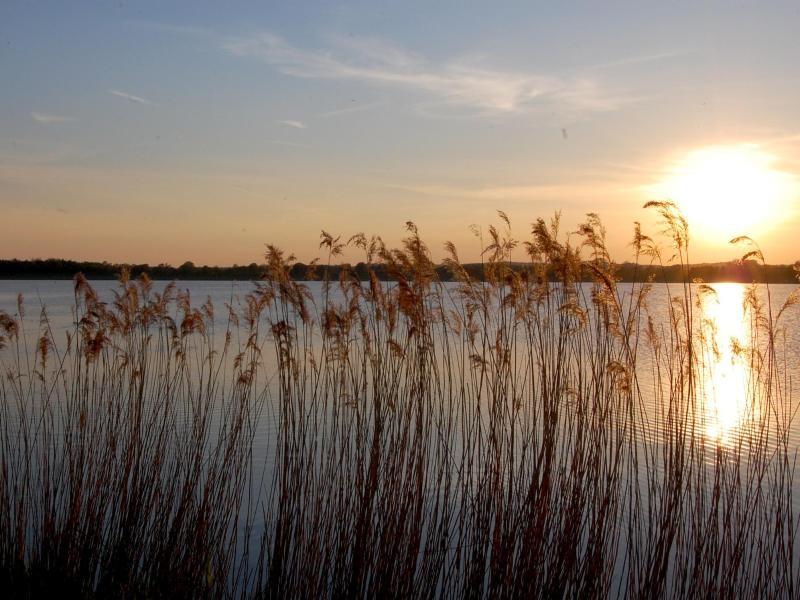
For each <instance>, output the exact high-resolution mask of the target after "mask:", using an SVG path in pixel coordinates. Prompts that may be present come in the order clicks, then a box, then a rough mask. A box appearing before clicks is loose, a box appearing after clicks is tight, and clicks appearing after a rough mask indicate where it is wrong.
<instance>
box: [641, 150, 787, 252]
mask: <svg viewBox="0 0 800 600" xmlns="http://www.w3.org/2000/svg"><path fill="white" fill-rule="evenodd" d="M776 160H777V159H776V157H775V156H773V155H770V154H767V153H766V152H764V151H762V150H761V149H760V148H759V147H758V146H756V145H753V144H739V145H731V146H709V147H705V148H700V149H698V150H694V151H692V152H690V153H689V154H687V155H686V156H685V157H684V158H683V159H681V160H678V161H677V162H675V163H673V164H672V166H671V167H669V168H668V169H667V171H666V174H665V176H664V178H663V179H662V181H661V182H659V183H658V184H656V185H655V186H653V187H652V188H650V189H649V190H648V191H649V192H650V193H651V194H654V195H655V196H656V197H657V198H658V199H669V200H673V201H674V202H676V203H677V205H678V207H679V208H680V209H681V212H682V213H683V214H684V216H685V217H686V219H687V221H688V222H689V227H690V232H692V233H693V234H694V233H696V234H698V236H699V237H700V238H701V239H702V240H703V241H706V242H711V243H719V244H724V243H727V242H728V240H730V239H731V238H733V237H735V236H738V235H749V236H751V237H753V236H759V235H760V234H763V233H765V232H767V231H769V230H770V229H772V228H773V227H774V226H775V225H776V224H777V223H778V222H779V221H780V220H781V219H782V218H785V215H786V214H787V213H788V212H789V211H790V209H791V207H792V201H793V200H796V199H797V197H798V192H799V190H800V188H799V187H798V182H797V179H796V177H795V176H793V175H791V174H789V173H786V172H783V171H780V170H778V169H777V168H776V167H775V166H774V164H775V162H776Z"/></svg>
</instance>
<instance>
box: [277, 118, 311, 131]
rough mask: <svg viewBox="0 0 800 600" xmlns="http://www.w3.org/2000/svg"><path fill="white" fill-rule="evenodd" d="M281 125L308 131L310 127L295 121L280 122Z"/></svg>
mask: <svg viewBox="0 0 800 600" xmlns="http://www.w3.org/2000/svg"><path fill="white" fill-rule="evenodd" d="M278 123H280V124H281V125H288V126H289V127H294V128H295V129H306V128H307V127H308V125H306V124H305V123H303V122H302V121H294V120H292V119H285V120H283V121H278Z"/></svg>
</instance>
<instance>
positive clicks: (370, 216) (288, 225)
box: [0, 0, 800, 265]
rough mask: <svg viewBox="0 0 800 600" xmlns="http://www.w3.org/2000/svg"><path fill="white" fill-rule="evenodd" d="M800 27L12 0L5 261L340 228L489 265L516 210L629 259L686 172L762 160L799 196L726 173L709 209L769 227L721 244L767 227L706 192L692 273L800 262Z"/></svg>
mask: <svg viewBox="0 0 800 600" xmlns="http://www.w3.org/2000/svg"><path fill="white" fill-rule="evenodd" d="M798 29H800V4H798V3H797V2H786V3H771V2H758V3H757V2H747V3H744V2H722V3H708V2H703V3H701V2H672V3H641V2H630V3H621V2H620V3H618V2H604V3H596V2H587V3H557V2H509V3H500V2H491V3H490V2H482V3H477V2H474V3H473V2H466V1H464V0H461V1H457V2H438V3H435V5H433V3H429V2H415V1H410V0H405V1H402V2H378V1H375V0H373V1H370V2H341V3H334V2H286V3H278V2H264V1H259V2H236V3H219V2H182V3H180V2H167V1H163V0H161V1H153V2H150V1H141V2H130V1H125V2H84V1H80V0H76V1H75V2H17V1H14V0H5V1H4V2H2V3H0V81H2V83H1V84H0V215H2V219H0V223H2V235H0V258H21V259H24V258H47V257H60V258H69V259H74V260H107V261H111V262H135V263H142V262H148V263H151V264H158V263H170V264H176V265H177V264H181V263H182V262H184V261H187V260H191V261H193V262H195V263H196V264H211V265H231V264H249V263H251V262H260V261H261V259H262V256H263V252H264V245H265V244H267V243H270V244H274V245H277V246H279V247H281V248H284V249H285V250H286V251H287V252H292V253H294V254H296V256H297V258H298V259H300V260H304V261H308V260H310V259H312V258H314V257H316V256H320V255H321V254H322V251H321V250H320V249H319V248H318V242H319V234H320V231H321V230H326V231H329V232H331V233H332V234H334V235H341V236H342V237H343V238H344V239H346V238H348V237H349V236H351V235H352V234H354V233H357V232H364V233H366V234H367V235H370V234H377V235H380V236H382V237H383V239H384V240H386V241H387V243H389V244H396V243H398V241H399V240H400V239H401V238H402V237H403V236H404V233H405V229H404V224H405V222H406V221H408V220H411V221H414V222H415V223H416V224H417V226H418V227H419V230H420V232H421V234H422V236H423V238H424V240H425V241H426V242H427V243H428V245H429V247H430V249H431V254H432V256H433V258H434V260H439V259H441V258H442V257H443V256H444V251H443V250H442V246H443V244H444V242H445V241H447V240H451V241H453V242H454V243H455V244H456V246H457V247H458V248H459V253H460V255H461V258H462V259H463V260H476V259H478V258H479V256H480V242H479V240H478V239H476V237H475V236H474V235H473V233H472V232H471V229H470V226H471V225H473V224H475V225H478V226H480V227H482V228H483V229H484V230H485V228H486V227H487V226H488V225H489V224H495V225H496V224H498V223H500V221H499V219H498V217H497V211H498V210H503V211H505V213H507V214H508V216H509V217H510V219H511V223H512V234H513V235H514V236H515V237H517V238H519V239H521V240H525V239H528V238H529V236H530V224H531V222H533V221H534V220H535V219H537V218H545V219H550V218H551V217H552V216H553V215H554V214H555V213H556V211H560V213H561V220H562V224H563V232H564V235H565V236H568V235H570V233H569V232H570V231H574V230H575V229H576V228H577V225H578V224H579V223H581V222H582V221H583V219H584V216H585V214H586V213H589V212H592V213H597V214H598V215H599V216H600V217H601V219H602V220H603V222H604V223H605V225H606V228H607V231H608V242H609V246H610V249H611V251H612V254H613V255H614V256H615V258H617V259H618V260H620V261H622V260H628V259H630V258H631V248H630V245H629V242H630V240H631V238H632V236H633V227H634V222H635V221H641V222H642V223H643V224H644V225H645V228H646V230H647V231H650V232H656V231H657V230H658V229H659V226H658V224H657V223H656V222H655V221H654V218H653V215H652V214H651V212H652V211H647V210H644V209H642V205H643V204H644V203H645V202H647V201H648V200H664V199H668V198H666V197H664V195H666V194H669V193H671V192H670V190H673V189H677V188H675V187H674V186H673V187H672V188H670V187H669V186H666V187H665V186H664V185H661V184H662V183H663V182H664V181H665V180H669V178H670V176H671V174H673V175H674V172H675V171H676V170H681V169H684V168H688V169H689V170H691V169H692V168H695V167H691V166H690V167H686V165H687V164H688V165H696V164H697V159H696V157H697V156H705V155H704V154H703V152H706V151H707V149H708V148H723V149H730V148H733V149H737V148H740V149H741V148H745V149H747V151H748V152H751V153H754V154H753V155H754V156H756V159H753V160H755V162H757V163H758V164H759V165H761V166H760V167H759V168H760V169H761V170H762V171H765V172H768V174H771V175H769V177H772V176H773V175H774V176H775V178H776V181H778V180H779V181H780V182H781V186H782V188H781V199H780V202H778V203H773V204H770V203H769V202H766V200H764V199H763V198H761V197H760V195H761V190H762V189H764V188H763V186H759V185H755V184H754V185H752V186H748V185H739V184H738V180H737V179H735V178H730V177H728V173H729V172H730V173H731V177H733V176H734V175H735V174H736V172H739V171H742V170H745V171H746V170H747V169H740V168H739V167H738V166H737V165H738V164H739V163H723V165H722V167H721V168H716V170H713V169H712V171H713V173H714V175H712V176H710V177H711V181H709V180H708V179H709V176H705V180H704V181H703V184H704V186H705V187H703V190H704V193H706V192H707V193H711V194H713V193H716V192H717V191H719V194H720V195H721V196H724V195H725V194H728V193H729V192H730V191H731V189H733V191H734V192H736V191H737V190H746V191H747V198H746V200H747V201H749V202H750V201H751V202H752V204H753V206H757V207H759V206H760V207H762V208H764V207H767V208H764V210H762V212H763V213H765V214H766V216H765V217H763V218H761V220H759V221H758V222H756V221H755V220H753V222H748V220H747V219H746V218H744V219H741V218H740V219H739V220H738V221H737V222H735V223H731V226H732V227H733V226H735V227H737V228H745V229H747V230H746V231H738V230H736V231H733V230H727V229H724V228H722V227H721V226H720V227H717V230H714V231H712V229H713V225H715V224H716V225H720V223H725V224H727V223H728V221H724V220H718V219H716V218H715V215H717V214H719V215H724V214H728V215H735V216H736V215H741V214H744V213H746V212H747V211H745V210H744V209H743V206H742V205H741V203H740V202H738V201H737V202H733V201H732V200H731V201H730V203H729V204H725V202H726V200H724V199H723V200H718V201H716V203H715V204H712V203H710V202H709V203H708V204H704V202H705V200H704V199H703V198H704V197H705V196H704V195H701V194H698V193H694V194H693V195H692V199H691V200H690V201H688V202H691V203H694V205H693V206H688V205H687V206H686V208H689V209H698V210H687V211H686V212H687V213H690V214H693V215H695V216H696V218H697V219H698V223H696V224H695V223H693V222H691V221H690V233H691V234H692V241H691V244H692V246H691V252H692V253H691V258H692V260H693V261H698V262H699V261H710V260H730V259H732V258H735V257H736V256H738V255H739V254H740V253H741V252H740V250H738V249H736V248H732V247H731V246H729V245H728V244H727V243H725V242H726V240H727V239H729V237H733V236H734V235H740V234H749V235H751V236H752V237H754V238H756V239H757V240H758V242H759V244H760V246H761V248H762V250H763V251H764V254H765V255H766V259H767V261H768V262H772V263H788V262H794V261H795V260H797V259H800V244H797V242H796V237H797V232H798V231H800V229H799V227H800V193H799V192H798V190H799V189H800V186H798V185H797V182H798V180H800V175H798V174H800V110H798V109H797V107H798V106H800V77H798V76H797V64H798V59H800V36H798V35H797V31H798ZM698 153H699V154H698ZM692 157H695V158H692ZM693 161H694V162H693ZM747 161H751V162H752V160H751V159H749V158H748V159H745V162H747ZM696 179H697V178H696V177H695V179H691V181H694V180H696ZM718 180H719V181H720V186H721V187H718V186H717V181H718ZM752 181H753V182H760V181H762V180H761V179H759V177H758V176H756V177H754V178H753V179H752ZM726 182H727V183H726ZM725 185H727V187H725ZM767 187H769V186H767ZM751 188H752V189H751ZM693 191H694V192H696V190H693ZM743 193H744V192H743ZM750 195H753V196H758V197H753V198H752V199H751V198H750V197H749V196H750ZM762 216H763V215H762ZM748 225H752V228H748ZM726 226H727V225H726ZM570 239H572V238H570ZM520 258H523V256H522V253H521V254H520ZM350 260H353V261H355V260H358V255H356V254H352V257H350Z"/></svg>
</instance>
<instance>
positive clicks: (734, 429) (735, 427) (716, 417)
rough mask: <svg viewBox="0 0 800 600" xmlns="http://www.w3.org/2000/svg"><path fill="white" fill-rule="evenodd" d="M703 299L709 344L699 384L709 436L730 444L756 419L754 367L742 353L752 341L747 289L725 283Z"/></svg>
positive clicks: (706, 335)
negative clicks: (752, 398)
mask: <svg viewBox="0 0 800 600" xmlns="http://www.w3.org/2000/svg"><path fill="white" fill-rule="evenodd" d="M711 287H712V288H713V290H714V291H715V292H716V293H707V294H704V295H703V296H702V298H701V309H702V316H703V319H704V322H703V333H704V335H705V337H706V340H707V344H706V346H705V349H704V350H705V351H704V353H703V356H704V360H703V370H702V376H701V379H700V382H699V388H700V389H699V397H700V399H701V400H702V418H703V427H704V430H705V434H706V436H707V437H708V438H709V439H711V440H715V441H719V442H720V443H728V442H730V441H731V440H732V439H733V438H734V437H735V435H736V434H737V433H738V431H739V430H740V429H741V428H742V426H743V425H745V424H746V422H747V421H748V420H749V419H751V418H752V417H753V416H754V415H753V413H752V411H753V408H754V407H753V403H752V402H751V401H750V398H749V396H750V394H749V389H750V365H749V361H748V358H747V356H746V353H745V352H743V351H742V348H745V347H746V345H747V342H748V340H749V338H750V319H749V315H748V314H747V312H746V310H745V308H744V306H743V302H744V294H745V286H743V285H741V284H738V283H722V284H714V285H713V286H711Z"/></svg>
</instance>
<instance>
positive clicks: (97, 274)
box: [0, 258, 798, 283]
mask: <svg viewBox="0 0 800 600" xmlns="http://www.w3.org/2000/svg"><path fill="white" fill-rule="evenodd" d="M797 265H798V263H795V265H759V264H758V263H756V262H755V261H745V262H744V263H740V262H738V261H730V262H720V263H701V264H696V265H692V266H690V267H688V268H689V279H694V278H699V279H702V280H703V281H706V282H712V283H713V282H724V281H730V282H738V283H751V282H754V281H755V282H760V283H763V282H769V283H795V282H796V281H797V274H798V270H797V269H798V267H797ZM463 266H464V267H465V269H466V270H467V271H468V272H469V273H470V275H472V276H473V277H474V278H475V279H476V280H481V279H483V266H482V265H481V264H480V263H468V264H465V265H463ZM511 266H512V268H513V269H515V270H516V269H519V270H520V271H522V270H525V269H526V268H527V267H529V266H530V264H529V263H512V264H511ZM125 268H127V269H129V271H130V273H131V276H133V277H138V276H139V275H140V274H142V273H147V275H148V276H149V277H150V278H151V279H155V280H173V279H179V280H198V281H199V280H204V281H207V280H225V281H252V280H257V279H260V278H261V277H262V275H263V273H264V271H265V268H266V267H265V265H260V264H257V263H250V264H249V265H233V266H230V267H212V266H197V265H195V264H194V263H192V262H185V263H183V264H182V265H180V266H177V267H174V266H172V265H168V264H160V265H148V264H118V263H109V262H80V261H72V260H63V259H53V258H50V259H43V260H42V259H37V260H17V259H10V260H0V279H72V278H73V277H74V276H75V274H76V273H83V274H84V275H85V276H86V277H87V278H89V279H116V278H117V277H118V276H119V274H120V272H121V271H122V270H123V269H125ZM373 268H374V271H375V273H376V275H377V276H378V278H379V279H381V280H384V281H388V280H389V279H391V278H390V276H389V274H388V273H387V271H386V269H384V268H383V267H382V266H381V265H373ZM343 269H347V270H349V271H350V272H351V273H352V274H353V275H354V276H355V277H357V278H358V279H359V280H362V281H365V280H367V279H368V277H369V270H368V267H367V265H366V264H364V263H358V264H356V265H347V264H342V265H331V266H329V267H327V266H316V267H315V268H313V269H309V266H308V265H306V264H304V263H299V262H298V263H295V264H294V266H293V267H292V269H291V272H290V273H291V276H292V278H293V279H295V280H298V281H303V280H312V279H324V278H325V277H326V271H327V276H328V278H330V279H332V280H335V279H338V278H339V277H340V276H341V273H342V270H343ZM685 269H686V267H683V266H680V265H669V266H666V267H661V266H658V265H642V264H639V265H636V264H634V263H621V264H618V265H617V266H616V273H617V276H618V278H619V280H620V281H624V282H629V281H643V280H645V279H647V278H648V277H653V281H655V282H677V281H684V280H685V275H686V273H685ZM436 272H437V275H438V277H439V279H440V280H441V281H451V280H452V279H453V277H452V274H451V272H450V271H449V269H448V267H446V266H444V265H439V266H437V267H436ZM583 278H584V279H585V280H586V281H589V280H591V277H590V274H589V273H588V272H587V273H584V277H583Z"/></svg>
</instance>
